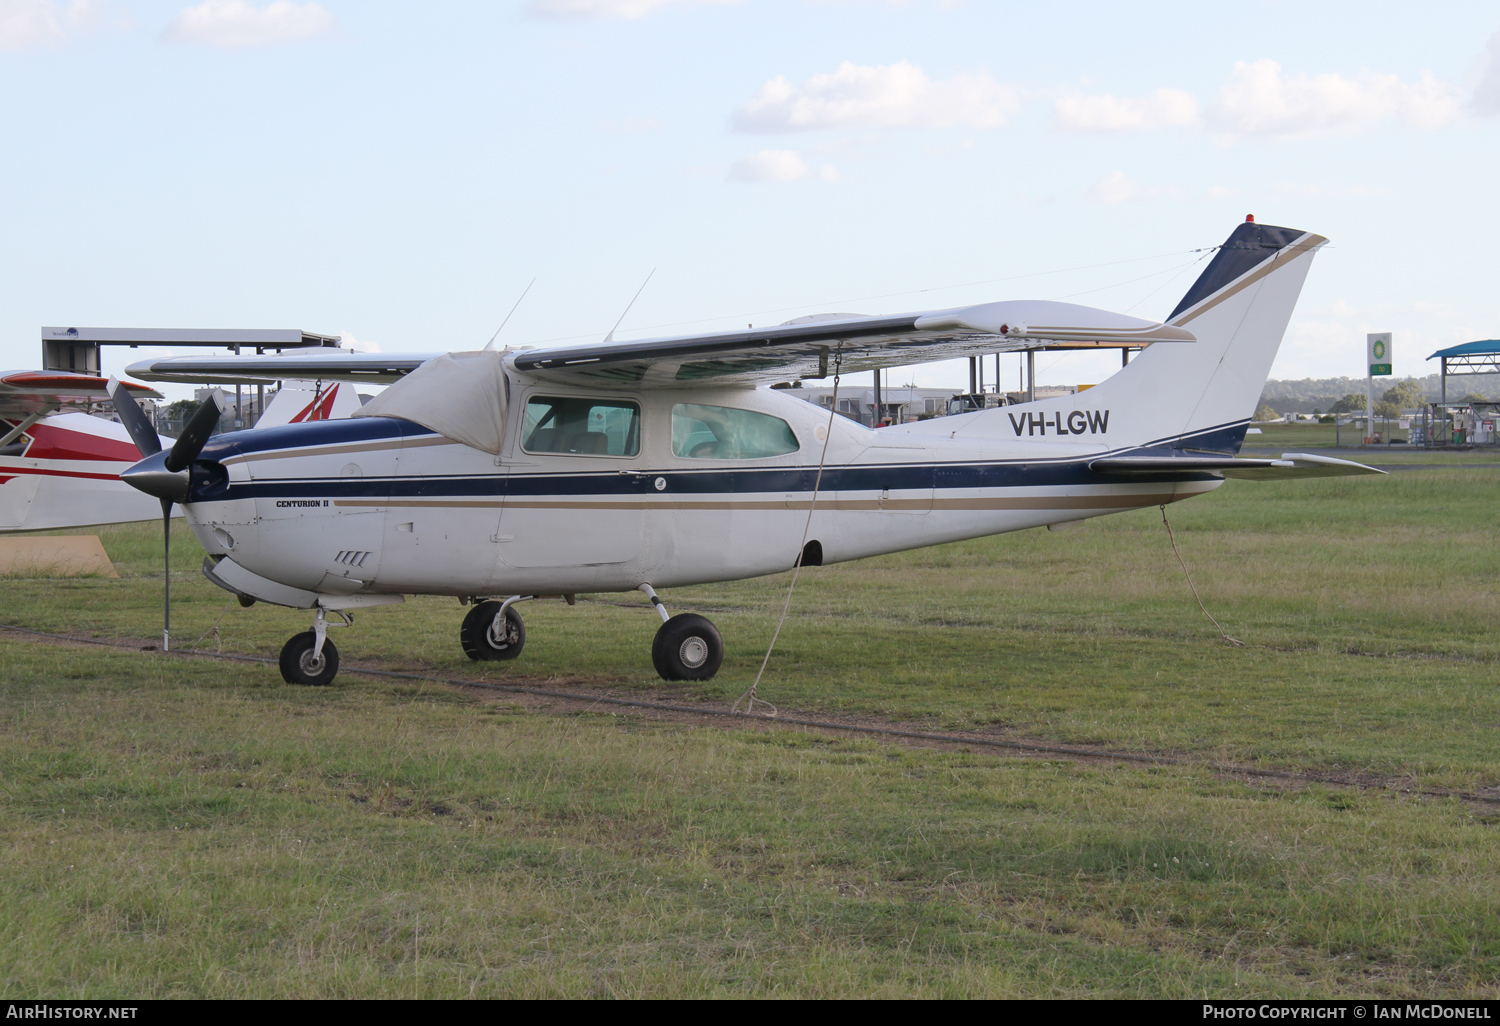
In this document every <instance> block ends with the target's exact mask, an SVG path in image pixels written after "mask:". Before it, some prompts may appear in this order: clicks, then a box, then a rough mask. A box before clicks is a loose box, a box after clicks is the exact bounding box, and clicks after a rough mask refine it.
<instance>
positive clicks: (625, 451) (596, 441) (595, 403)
mask: <svg viewBox="0 0 1500 1026" xmlns="http://www.w3.org/2000/svg"><path fill="white" fill-rule="evenodd" d="M521 438H522V442H521V448H522V449H525V450H526V451H527V452H534V453H556V454H559V455H568V456H635V455H637V454H638V453H639V452H640V451H641V408H640V406H639V405H637V404H636V403H632V402H628V401H625V400H622V399H594V398H591V397H583V396H550V395H538V396H532V397H531V398H530V399H529V400H527V402H526V417H525V420H524V422H523V423H522V425H521Z"/></svg>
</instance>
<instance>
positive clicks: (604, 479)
mask: <svg viewBox="0 0 1500 1026" xmlns="http://www.w3.org/2000/svg"><path fill="white" fill-rule="evenodd" d="M1233 428H1234V425H1224V426H1221V427H1216V428H1213V429H1210V430H1209V431H1208V432H1203V433H1202V434H1201V435H1200V436H1199V437H1203V436H1205V435H1207V436H1216V437H1218V436H1222V434H1223V433H1224V432H1225V431H1226V430H1233ZM1239 430H1240V432H1241V436H1242V437H1243V430H1244V428H1243V422H1241V424H1240V425H1239ZM434 434H436V432H433V431H429V430H428V429H426V428H423V427H421V426H419V425H416V424H412V423H410V422H408V421H402V420H395V419H393V418H384V417H381V418H376V417H367V418H359V419H355V420H343V421H321V422H319V423H317V424H288V425H284V426H282V427H276V428H266V429H264V430H255V431H244V432H235V433H234V434H231V435H219V436H217V437H215V438H214V439H212V440H211V441H210V443H209V445H207V446H206V447H205V448H204V450H203V453H202V455H201V456H200V459H201V460H211V461H217V460H223V459H227V458H229V457H231V456H237V455H248V454H251V453H265V452H272V451H276V450H280V449H290V448H293V447H295V448H296V449H306V448H307V447H309V446H322V445H339V444H348V443H358V442H372V441H379V440H381V439H390V438H405V437H417V436H423V435H434ZM1173 441H1174V442H1176V441H1177V440H1173ZM1180 444H1181V443H1180V442H1178V443H1177V445H1180ZM1174 450H1175V451H1179V452H1180V449H1178V448H1177V446H1175V445H1174V446H1173V448H1172V449H1165V448H1161V447H1155V446H1145V447H1130V448H1128V449H1125V450H1121V451H1125V452H1131V453H1134V454H1138V455H1146V454H1155V455H1163V456H1165V455H1169V454H1170V453H1171V452H1172V451H1174ZM1117 454H1118V453H1110V454H1109V455H1117ZM299 455H305V456H307V457H316V456H317V455H318V453H316V452H307V453H305V454H299V453H296V452H288V453H287V456H288V458H294V457H297V456H299ZM1104 455H1106V454H1105V453H1102V452H1101V453H1092V454H1089V455H1087V456H1082V457H1072V458H1051V459H1048V460H1044V461H1034V460H1005V461H973V462H950V461H944V462H934V463H895V464H880V465H870V464H855V465H846V466H836V467H827V468H825V469H824V471H823V480H822V483H821V485H820V486H818V485H817V477H818V470H817V468H816V467H765V468H750V467H745V468H737V469H732V470H726V469H712V470H708V469H705V470H644V471H641V472H639V473H636V472H631V473H628V474H622V473H620V472H619V471H610V472H606V473H581V474H580V473H567V472H551V473H524V472H517V471H514V470H513V471H510V472H508V473H507V472H504V471H499V472H495V473H487V474H473V475H443V476H429V475H422V474H421V473H420V470H417V469H414V472H413V473H412V474H410V475H400V476H396V477H305V478H279V479H274V480H265V481H250V482H237V483H234V484H231V485H229V487H228V488H227V489H226V488H224V487H223V484H224V483H223V481H222V479H221V480H220V481H219V482H218V486H217V487H215V488H212V489H211V490H209V491H205V490H204V489H201V488H198V487H196V484H197V482H196V480H195V488H194V494H193V497H192V500H191V501H195V502H197V501H205V500H209V501H217V502H223V501H232V500H235V499H256V498H277V499H286V498H312V497H316V498H320V499H321V498H364V499H371V498H402V499H410V498H478V499H485V498H492V499H503V498H504V497H506V496H517V497H521V496H556V495H569V496H598V497H600V498H604V497H613V496H628V495H643V496H644V495H663V494H669V495H725V494H757V493H758V494H766V493H774V492H783V493H803V494H805V493H809V492H811V491H812V490H813V488H814V487H815V486H818V487H819V490H820V491H822V492H828V493H831V492H839V491H846V492H869V491H880V490H882V489H890V490H892V491H908V492H909V491H924V490H927V489H934V490H936V491H938V492H943V491H950V490H959V489H986V490H989V489H999V488H1059V487H1078V486H1084V485H1091V486H1100V485H1120V484H1162V483H1170V482H1175V481H1184V480H1198V481H1209V480H1215V479H1216V478H1215V475H1212V474H1194V475H1191V476H1184V475H1182V474H1160V475H1156V474H1152V475H1131V476H1130V477H1128V478H1122V477H1120V476H1118V475H1109V474H1099V473H1096V472H1094V471H1092V470H1090V469H1089V466H1088V465H1089V463H1090V462H1092V461H1093V460H1096V459H1099V458H1100V457H1102V456H1104ZM419 462H420V461H419ZM658 478H661V479H663V480H664V481H665V482H666V487H665V488H662V489H658V488H657V487H656V480H657V479H658Z"/></svg>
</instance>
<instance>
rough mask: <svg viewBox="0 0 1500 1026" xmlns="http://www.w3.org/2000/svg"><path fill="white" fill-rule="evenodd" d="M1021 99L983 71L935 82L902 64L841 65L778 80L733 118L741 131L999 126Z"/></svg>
mask: <svg viewBox="0 0 1500 1026" xmlns="http://www.w3.org/2000/svg"><path fill="white" fill-rule="evenodd" d="M1019 107H1020V95H1019V94H1018V93H1017V91H1016V90H1014V89H1012V88H1010V87H1009V86H1004V85H1001V84H1000V83H998V82H996V81H995V80H994V79H992V78H990V76H989V75H986V74H984V73H982V72H981V73H978V74H972V75H955V76H954V77H953V78H950V79H947V80H944V81H940V82H934V81H933V80H931V79H930V78H928V77H927V74H926V72H924V71H923V70H922V69H921V68H919V67H917V66H916V65H914V64H911V63H908V62H907V61H900V62H898V63H896V64H882V65H878V66H875V67H868V66H864V65H859V64H852V63H850V62H848V61H845V62H844V63H843V64H840V65H839V68H838V70H837V71H834V72H829V73H826V74H822V75H814V76H813V77H812V78H809V79H808V80H807V81H806V82H803V83H802V84H801V85H800V86H794V85H792V84H791V82H789V81H787V79H786V78H785V77H784V76H781V75H778V76H777V77H775V78H773V79H771V80H770V81H769V82H767V83H766V84H765V85H763V86H761V87H760V91H759V92H757V93H756V94H755V95H754V96H753V97H751V99H750V102H749V103H747V104H745V105H744V106H743V107H741V108H740V109H739V110H738V111H736V112H735V116H734V127H735V128H737V129H739V130H740V131H742V132H805V131H816V130H819V129H831V128H943V127H947V126H950V125H968V126H971V127H973V128H999V127H1000V126H1001V125H1004V124H1005V121H1006V118H1007V116H1008V115H1010V114H1011V113H1012V112H1014V111H1015V110H1016V109H1018V108H1019Z"/></svg>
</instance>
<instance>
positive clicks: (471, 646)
mask: <svg viewBox="0 0 1500 1026" xmlns="http://www.w3.org/2000/svg"><path fill="white" fill-rule="evenodd" d="M502 604H503V603H500V602H481V603H479V605H477V606H475V607H474V608H473V609H471V610H469V615H468V616H466V617H464V625H463V626H462V627H461V628H459V631H458V640H459V643H460V644H461V645H463V647H464V655H466V656H468V657H469V658H470V659H473V660H475V661H476V662H493V661H495V660H499V659H514V658H515V657H516V656H518V655H520V654H521V649H522V648H523V647H525V645H526V624H525V623H523V622H522V621H521V614H520V613H518V612H516V607H515V606H511V607H510V608H509V609H507V610H506V611H505V619H504V620H503V621H499V613H500V607H501V605H502Z"/></svg>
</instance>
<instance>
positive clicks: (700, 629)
mask: <svg viewBox="0 0 1500 1026" xmlns="http://www.w3.org/2000/svg"><path fill="white" fill-rule="evenodd" d="M639 590H640V591H643V592H645V593H646V597H647V598H649V599H650V600H651V604H652V605H653V606H655V607H656V611H657V612H658V613H660V614H661V619H662V625H661V626H660V627H658V628H657V629H656V639H655V640H654V641H653V642H652V643H651V662H652V663H653V664H654V665H655V666H656V673H657V675H658V676H660V677H661V679H662V680H708V679H710V678H711V677H713V675H714V674H716V673H718V672H719V667H720V666H721V665H722V664H723V662H724V639H723V638H722V637H720V636H719V631H718V628H716V627H715V626H714V625H713V624H712V623H711V622H710V621H709V619H708V617H706V616H699V615H698V614H697V613H678V614H677V615H676V616H671V615H669V614H668V613H667V607H666V605H665V604H664V603H663V602H662V600H661V599H660V598H658V597H657V595H656V591H655V590H654V589H653V588H652V587H651V585H649V584H643V585H641V586H640V588H639Z"/></svg>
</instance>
